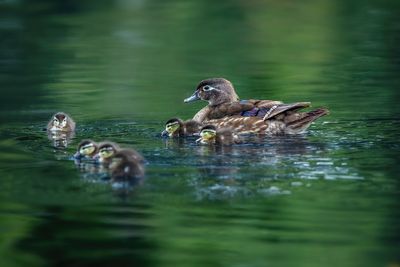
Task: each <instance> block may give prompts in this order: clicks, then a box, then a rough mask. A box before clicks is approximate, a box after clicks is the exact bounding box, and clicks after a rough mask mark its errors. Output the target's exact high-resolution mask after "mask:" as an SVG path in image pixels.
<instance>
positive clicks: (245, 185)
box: [0, 0, 400, 267]
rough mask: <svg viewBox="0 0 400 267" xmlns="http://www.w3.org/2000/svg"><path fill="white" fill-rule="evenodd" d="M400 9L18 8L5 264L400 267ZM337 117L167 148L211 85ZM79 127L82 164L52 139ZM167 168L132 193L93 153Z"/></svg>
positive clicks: (1, 179) (0, 169) (6, 159)
mask: <svg viewBox="0 0 400 267" xmlns="http://www.w3.org/2000/svg"><path fill="white" fill-rule="evenodd" d="M399 44H400V2H399V1H396V0H392V1H390V0H389V1H378V0H376V1H344V0H339V1H328V0H326V1H324V0H305V1H293V0H288V1H286V0H285V1H261V0H249V1H239V0H230V1H211V0H204V1H196V0H185V1H183V0H182V1H177V0H176V1H164V0H162V1H161V0H159V1H156V0H148V1H146V0H138V1H128V0H119V1H78V0H75V1H55V0H48V1H45V0H35V1H33V0H32V1H23V0H19V1H17V0H5V1H4V0H3V1H0V90H1V98H0V121H1V126H0V160H1V163H0V217H1V218H0V257H1V261H0V262H1V266H6V267H8V266H119V267H122V266H185V267H187V266H199V267H200V266H201V267H203V266H218V267H219V266H230V267H231V266H232V267H236V266H237V267H239V266H240V267H242V266H243V267H244V266H246V267H247V266H257V267H258V266H260V267H263V266H307V267H309V266H374V267H375V266H388V267H396V266H399V265H400V258H399V257H400V256H399V251H400V246H399V245H400V236H399V233H400V229H399V225H400V214H399V210H400V205H399V201H398V199H399V179H398V173H399V170H400V169H399V167H398V166H399V149H400V143H399V140H400V135H399V132H398V130H399V126H400V120H399V119H398V117H397V115H398V113H399V105H398V102H399V100H400V96H399V94H400V93H399V92H400V88H399V87H400V75H399V73H400V53H399V52H400V50H399ZM209 77H225V78H227V79H229V80H231V81H232V82H233V83H234V85H235V86H236V90H237V92H238V94H239V96H241V98H243V99H246V98H260V99H276V100H282V101H284V102H295V101H311V102H313V105H314V106H326V107H329V109H330V110H331V115H330V116H329V117H324V118H322V119H320V120H319V121H318V122H316V123H315V124H314V125H312V126H311V128H310V131H309V132H308V133H307V134H304V135H301V136H297V137H283V138H282V137H269V138H266V139H265V140H263V142H261V143H258V144H256V143H252V144H245V145H239V146H236V147H232V148H225V149H222V150H213V149H209V148H207V147H199V146H196V145H195V144H194V143H193V140H187V141H184V142H176V141H168V142H165V141H163V140H161V138H160V137H159V133H160V132H161V130H162V128H163V123H164V122H165V121H166V120H167V119H169V118H170V117H173V116H179V117H182V118H185V119H186V118H190V117H192V116H193V114H194V113H195V112H196V111H197V110H198V109H200V108H201V107H203V106H204V105H205V104H206V103H205V102H202V103H200V102H199V103H195V104H191V105H189V104H184V103H183V99H184V98H185V97H188V96H189V95H191V94H192V92H193V91H194V89H195V87H196V85H197V83H198V82H199V81H200V80H201V79H205V78H209ZM61 110H62V111H65V112H68V113H69V114H71V115H72V117H73V118H74V119H75V121H76V122H77V125H78V129H77V133H76V138H75V139H74V140H73V141H72V143H71V145H70V146H69V147H68V148H67V149H66V150H59V149H54V148H53V147H52V143H51V141H49V140H48V139H47V136H46V134H45V133H44V132H43V131H42V128H43V127H45V125H46V123H47V121H48V120H49V119H50V116H51V114H52V113H54V112H56V111H61ZM82 138H93V139H95V140H102V139H109V140H113V141H117V142H119V143H121V144H122V145H123V146H127V147H133V148H136V149H137V150H138V151H140V152H141V153H143V155H144V156H145V157H146V159H147V160H148V161H149V164H148V166H147V177H146V180H145V182H144V184H143V185H142V186H139V187H136V188H133V189H131V191H130V192H121V191H120V190H118V189H116V188H115V187H113V186H112V185H110V184H109V183H104V182H100V181H99V180H98V179H96V177H92V176H90V175H88V174H87V173H84V172H80V171H79V170H77V169H76V167H75V165H74V163H73V161H71V160H69V156H70V155H72V153H73V152H74V150H75V147H76V145H77V143H78V142H79V140H80V139H82Z"/></svg>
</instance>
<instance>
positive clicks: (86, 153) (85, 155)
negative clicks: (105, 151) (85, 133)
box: [74, 139, 98, 160]
mask: <svg viewBox="0 0 400 267" xmlns="http://www.w3.org/2000/svg"><path fill="white" fill-rule="evenodd" d="M97 150H98V144H97V143H96V142H94V141H93V140H90V139H84V140H82V141H81V142H80V143H79V144H78V150H77V152H76V153H75V154H74V158H75V159H76V160H82V159H94V156H95V155H96V154H97Z"/></svg>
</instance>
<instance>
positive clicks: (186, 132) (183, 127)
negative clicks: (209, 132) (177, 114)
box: [161, 118, 202, 137]
mask: <svg viewBox="0 0 400 267" xmlns="http://www.w3.org/2000/svg"><path fill="white" fill-rule="evenodd" d="M201 127H202V125H201V123H199V122H197V121H194V120H187V121H183V120H181V119H179V118H172V119H170V120H168V121H167V122H166V123H165V130H164V131H163V132H162V133H161V136H168V137H183V136H192V135H195V134H198V133H199V132H200V129H201Z"/></svg>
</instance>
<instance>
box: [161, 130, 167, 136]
mask: <svg viewBox="0 0 400 267" xmlns="http://www.w3.org/2000/svg"><path fill="white" fill-rule="evenodd" d="M161 136H162V137H169V134H168V132H167V130H164V131H162V133H161Z"/></svg>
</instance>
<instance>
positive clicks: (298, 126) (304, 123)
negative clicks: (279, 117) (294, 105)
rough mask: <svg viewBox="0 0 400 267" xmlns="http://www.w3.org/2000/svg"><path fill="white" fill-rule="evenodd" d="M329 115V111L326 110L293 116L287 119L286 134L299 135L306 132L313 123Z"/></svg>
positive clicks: (319, 109) (321, 109)
mask: <svg viewBox="0 0 400 267" xmlns="http://www.w3.org/2000/svg"><path fill="white" fill-rule="evenodd" d="M328 114H329V110H328V109H326V108H318V109H315V110H312V111H309V112H304V113H294V114H291V115H289V116H287V117H286V118H285V124H286V133H288V134H297V133H301V132H304V131H305V130H306V129H307V128H308V127H309V126H310V124H311V123H312V122H313V121H315V120H316V119H318V118H320V117H322V116H325V115H328Z"/></svg>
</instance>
